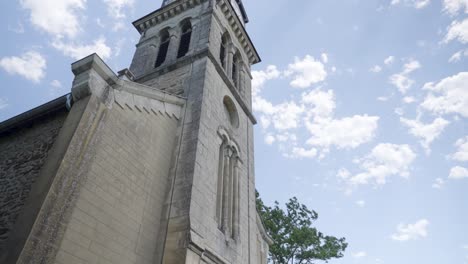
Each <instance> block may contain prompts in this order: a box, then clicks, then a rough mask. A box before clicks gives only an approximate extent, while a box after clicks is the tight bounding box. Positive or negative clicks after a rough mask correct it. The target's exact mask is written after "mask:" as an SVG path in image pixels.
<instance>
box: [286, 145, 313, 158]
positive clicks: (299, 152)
mask: <svg viewBox="0 0 468 264" xmlns="http://www.w3.org/2000/svg"><path fill="white" fill-rule="evenodd" d="M316 156H317V149H314V148H312V149H304V148H298V147H294V148H293V150H292V157H293V158H309V159H312V158H315V157H316Z"/></svg>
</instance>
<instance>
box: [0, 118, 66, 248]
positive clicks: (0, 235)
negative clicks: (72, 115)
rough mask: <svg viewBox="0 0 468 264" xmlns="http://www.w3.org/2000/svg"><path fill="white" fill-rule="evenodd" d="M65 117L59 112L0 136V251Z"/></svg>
mask: <svg viewBox="0 0 468 264" xmlns="http://www.w3.org/2000/svg"><path fill="white" fill-rule="evenodd" d="M66 117H67V112H66V110H63V111H59V112H56V113H54V114H53V115H50V116H47V117H45V118H42V119H39V120H36V121H35V123H34V124H32V125H30V126H28V127H23V128H20V129H17V130H15V131H14V132H11V133H10V134H7V135H1V136H0V251H2V250H3V249H4V247H5V243H6V240H7V238H8V235H9V234H10V232H11V228H12V227H13V225H14V223H15V221H16V219H17V217H18V215H19V214H20V212H21V210H22V208H23V205H24V203H25V202H26V199H27V197H28V195H29V192H30V191H31V187H32V185H33V183H34V182H35V180H36V178H37V176H38V175H39V172H40V170H41V168H42V166H43V165H44V162H45V161H46V159H47V155H48V153H49V150H50V149H51V147H52V145H53V144H54V142H55V139H56V138H57V135H58V134H59V132H60V129H61V127H62V125H63V123H64V121H65V118H66Z"/></svg>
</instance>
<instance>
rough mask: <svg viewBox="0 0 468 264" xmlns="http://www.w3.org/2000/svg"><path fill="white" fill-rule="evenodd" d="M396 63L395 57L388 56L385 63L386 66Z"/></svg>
mask: <svg viewBox="0 0 468 264" xmlns="http://www.w3.org/2000/svg"><path fill="white" fill-rule="evenodd" d="M394 61H395V57H393V56H388V57H387V58H386V59H385V60H384V63H385V65H390V64H393V62H394Z"/></svg>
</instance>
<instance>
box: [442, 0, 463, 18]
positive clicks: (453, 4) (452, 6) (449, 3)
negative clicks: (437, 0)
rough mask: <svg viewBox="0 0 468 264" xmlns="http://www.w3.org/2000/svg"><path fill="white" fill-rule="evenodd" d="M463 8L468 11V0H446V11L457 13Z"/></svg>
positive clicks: (452, 13)
mask: <svg viewBox="0 0 468 264" xmlns="http://www.w3.org/2000/svg"><path fill="white" fill-rule="evenodd" d="M463 9H465V13H468V0H444V11H445V12H447V13H449V14H450V15H456V14H457V13H458V12H459V11H463Z"/></svg>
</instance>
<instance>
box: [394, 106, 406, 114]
mask: <svg viewBox="0 0 468 264" xmlns="http://www.w3.org/2000/svg"><path fill="white" fill-rule="evenodd" d="M394 112H395V114H397V115H399V116H402V115H404V114H405V111H404V110H403V108H401V107H397V108H395V110H394Z"/></svg>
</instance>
